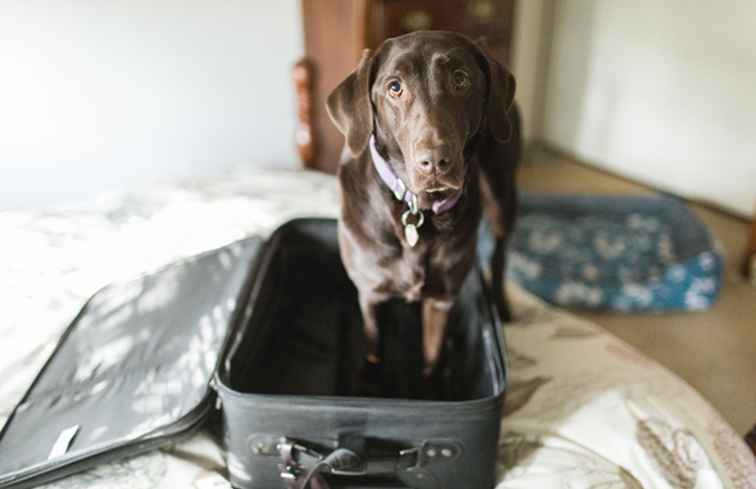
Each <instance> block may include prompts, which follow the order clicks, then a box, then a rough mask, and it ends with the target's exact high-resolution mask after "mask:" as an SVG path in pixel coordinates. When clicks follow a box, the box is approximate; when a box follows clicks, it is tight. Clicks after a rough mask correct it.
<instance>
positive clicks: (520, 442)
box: [0, 170, 756, 489]
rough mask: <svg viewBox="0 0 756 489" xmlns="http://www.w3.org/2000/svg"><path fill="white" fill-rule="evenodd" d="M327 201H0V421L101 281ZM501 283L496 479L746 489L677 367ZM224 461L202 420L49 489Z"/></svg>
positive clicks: (187, 473)
mask: <svg viewBox="0 0 756 489" xmlns="http://www.w3.org/2000/svg"><path fill="white" fill-rule="evenodd" d="M338 198H339V197H338V189H337V185H336V181H335V179H334V178H333V177H332V176H329V175H325V174H321V173H315V172H310V171H304V170H302V171H299V170H290V171H284V170H270V171H268V170H260V171H256V172H253V173H248V174H241V175H235V176H233V177H225V178H217V179H203V180H192V181H184V182H180V183H170V184H162V185H155V186H153V187H151V188H148V189H143V190H141V191H138V192H125V193H113V194H106V195H102V196H101V197H100V198H98V199H95V200H93V201H90V202H88V203H85V204H82V205H79V206H75V207H68V208H58V209H51V210H48V211H5V212H0V236H2V239H1V240H0V294H1V296H2V297H3V301H2V303H3V311H4V316H5V318H4V321H2V323H0V335H1V336H0V337H1V338H2V341H1V342H0V378H2V379H3V380H2V382H0V426H2V425H3V423H4V422H5V421H6V419H7V417H8V416H9V414H10V412H11V410H12V409H13V407H14V406H15V404H16V403H17V402H18V400H19V399H20V398H21V396H22V395H23V393H24V391H25V389H26V388H27V387H28V385H29V383H30V382H31V381H32V379H33V378H34V376H35V374H36V372H37V370H38V369H39V368H40V366H41V365H42V363H43V362H44V360H45V359H46V358H47V356H48V355H49V354H50V352H51V349H52V348H53V346H54V345H55V343H56V341H57V340H58V338H59V336H60V334H61V333H62V331H63V329H64V327H65V326H66V325H67V323H68V322H69V321H70V320H71V319H72V318H73V316H74V315H75V313H76V312H77V311H78V309H79V308H80V307H81V305H82V304H83V303H84V301H85V300H86V299H87V297H89V296H90V295H91V294H92V293H94V292H95V291H96V290H97V289H98V288H99V287H100V286H102V285H105V284H106V283H109V282H112V281H121V280H126V279H128V278H130V277H134V276H136V275H139V274H140V273H142V272H145V271H149V270H153V269H156V268H158V267H160V266H162V265H164V264H166V263H168V262H170V261H172V260H175V259H177V258H180V257H185V256H189V255H192V254H196V253H199V252H202V251H205V250H208V249H212V248H217V247H219V246H222V245H224V244H227V243H230V242H232V241H235V240H237V239H240V238H243V237H245V236H251V235H259V236H266V235H267V234H268V233H270V232H271V231H272V230H273V229H274V228H275V227H276V226H277V225H279V224H281V223H283V222H284V221H286V220H288V219H290V218H293V217H300V216H322V217H334V216H336V215H337V211H338ZM509 289H510V295H511V300H512V302H513V308H514V315H515V320H514V322H513V323H511V324H508V325H507V326H505V328H504V335H505V337H506V341H507V343H508V346H509V353H510V355H509V358H510V366H509V367H510V376H511V377H510V379H511V384H510V387H509V392H508V396H507V402H506V406H505V409H504V412H503V413H502V435H501V438H500V445H499V460H498V480H499V483H498V486H497V487H498V488H500V489H514V488H525V487H528V488H534V487H538V488H547V489H548V488H586V489H589V488H590V489H621V488H633V489H635V488H644V489H667V488H669V489H710V488H711V489H714V488H728V489H729V488H732V489H752V488H756V463H755V462H754V457H753V455H752V454H751V452H750V451H749V449H748V448H747V447H746V446H745V444H744V443H743V442H742V441H741V439H740V438H739V436H738V435H737V434H736V433H735V432H734V431H733V429H732V428H731V427H730V426H729V425H728V424H727V423H726V422H725V421H724V420H723V419H722V417H721V416H720V415H719V414H718V413H717V412H716V411H715V410H714V409H713V408H712V407H711V405H710V404H709V403H708V402H706V401H705V400H704V399H703V398H702V397H701V396H700V395H699V394H698V393H696V392H695V391H694V390H693V389H692V388H691V387H689V386H688V385H687V384H685V383H684V382H683V381H682V380H681V379H680V378H679V377H677V376H676V375H674V374H673V373H672V372H670V371H668V370H666V369H665V368H663V367H662V366H660V365H658V364H656V363H655V362H653V361H651V360H650V359H648V358H646V357H644V356H643V355H642V354H640V353H639V352H638V351H636V350H634V349H633V348H631V347H630V346H628V345H627V344H625V343H623V342H622V341H620V340H619V339H618V338H616V337H614V336H612V335H611V334H609V333H608V332H606V331H605V330H603V329H602V328H601V327H600V326H598V325H595V324H592V323H590V322H587V321H584V320H581V319H579V318H577V317H575V316H573V315H571V314H569V313H567V312H565V311H562V310H559V309H556V308H553V307H551V306H548V305H546V304H544V303H543V302H541V301H539V300H538V299H536V298H535V297H533V296H532V295H530V294H528V293H527V292H525V291H524V290H522V289H520V288H518V287H517V286H516V285H515V284H511V286H510V287H509ZM0 456H2V455H0ZM225 474H226V466H225V463H224V460H223V456H222V451H221V448H220V447H219V445H218V444H217V443H216V442H215V441H214V439H213V438H212V437H211V436H210V435H209V434H208V433H204V432H203V433H199V434H197V435H195V436H194V437H192V438H191V439H189V440H187V441H184V442H181V443H179V444H176V445H175V446H173V447H171V448H169V449H165V450H161V451H155V452H152V453H148V454H146V455H142V456H138V457H134V458H131V459H128V460H123V461H119V462H116V463H111V464H107V465H102V466H99V467H98V468H96V469H94V470H91V471H89V472H86V473H82V474H80V475H76V476H73V477H70V478H67V479H64V480H61V481H59V482H57V483H54V484H52V486H51V487H58V488H77V489H78V488H82V489H83V488H87V489H89V488H131V489H135V488H140V489H141V488H165V487H194V488H197V489H204V488H223V487H229V484H228V482H227V480H226V477H225ZM452 489H455V488H452Z"/></svg>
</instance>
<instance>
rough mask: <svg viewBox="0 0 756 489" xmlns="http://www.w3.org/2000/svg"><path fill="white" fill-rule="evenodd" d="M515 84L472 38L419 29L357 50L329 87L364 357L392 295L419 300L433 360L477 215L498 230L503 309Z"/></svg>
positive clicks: (496, 267)
mask: <svg viewBox="0 0 756 489" xmlns="http://www.w3.org/2000/svg"><path fill="white" fill-rule="evenodd" d="M514 91H515V81H514V78H513V77H512V75H511V74H510V73H509V71H507V70H506V69H505V68H504V67H503V66H502V65H501V64H499V63H498V62H497V61H496V60H494V59H493V58H491V57H490V56H489V55H488V54H487V53H486V51H485V48H484V47H483V46H482V45H480V44H478V43H475V42H473V41H472V40H470V39H469V38H467V37H465V36H463V35H461V34H457V33H453V32H441V31H424V32H414V33H411V34H407V35H404V36H401V37H396V38H393V39H388V40H386V41H385V42H384V43H383V44H381V45H380V46H379V47H378V48H377V49H376V50H375V52H370V51H369V50H366V51H365V52H364V53H363V55H362V59H361V60H360V63H359V66H358V67H357V69H356V70H355V71H354V72H353V73H352V74H350V75H349V76H348V77H347V78H346V79H345V80H344V81H343V82H342V83H341V84H340V85H339V86H338V87H337V88H336V89H335V90H334V91H333V92H332V93H331V94H330V96H329V97H328V101H327V107H328V113H329V114H330V116H331V119H332V120H333V122H334V124H335V125H336V126H337V127H338V129H339V130H340V131H341V132H342V133H343V134H344V136H345V143H346V144H345V153H344V154H345V157H344V158H343V161H342V164H341V166H340V169H339V181H340V184H341V190H342V205H341V219H340V221H339V227H338V230H339V232H338V234H339V246H340V252H341V256H342V260H343V262H344V266H345V268H346V270H347V272H348V274H349V276H350V278H351V280H352V281H353V282H354V284H355V286H356V287H357V290H358V293H359V302H360V309H361V312H362V316H363V322H364V330H365V335H366V338H367V345H368V359H369V360H371V361H373V362H376V361H379V358H378V353H379V352H378V334H379V329H378V324H377V319H376V307H377V306H378V305H379V304H380V303H382V302H384V301H386V300H388V299H390V298H392V297H402V298H404V299H405V300H407V301H408V302H416V301H422V324H423V355H424V360H425V373H426V375H427V374H430V373H431V372H432V371H433V369H434V367H435V365H436V364H437V362H438V359H439V356H440V354H441V350H442V344H443V339H444V331H445V326H446V323H447V320H448V316H449V311H450V309H451V307H452V304H453V303H454V300H455V297H456V295H457V293H458V292H459V290H460V288H461V286H462V283H463V282H464V280H465V277H466V275H467V274H468V272H469V271H470V268H471V267H472V266H473V263H474V261H475V254H476V241H477V230H478V225H479V223H480V219H481V216H482V215H485V216H486V218H487V219H488V221H489V224H490V226H491V229H492V231H493V234H494V238H495V241H496V246H495V250H494V253H493V258H492V261H491V270H492V289H493V293H494V294H495V295H494V297H495V298H496V300H497V306H498V309H499V313H500V315H501V316H502V317H503V318H504V319H505V320H507V319H508V318H509V316H510V312H509V307H508V304H507V301H506V298H505V296H504V282H503V277H502V273H503V271H504V268H505V250H506V242H507V237H508V235H509V233H510V231H511V230H512V226H513V223H514V218H515V206H516V195H515V192H516V190H515V169H516V166H517V163H518V160H519V158H520V148H521V142H520V134H519V116H518V113H517V110H516V108H515V107H513V104H512V101H513V97H514Z"/></svg>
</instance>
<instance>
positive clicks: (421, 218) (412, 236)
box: [402, 208, 425, 248]
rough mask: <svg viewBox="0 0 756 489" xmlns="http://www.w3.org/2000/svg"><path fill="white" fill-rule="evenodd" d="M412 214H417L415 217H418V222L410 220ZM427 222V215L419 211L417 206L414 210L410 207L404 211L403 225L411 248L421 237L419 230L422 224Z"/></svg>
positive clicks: (405, 236) (405, 237)
mask: <svg viewBox="0 0 756 489" xmlns="http://www.w3.org/2000/svg"><path fill="white" fill-rule="evenodd" d="M410 216H415V219H417V222H416V223H414V224H412V223H410V222H409V218H410ZM424 222H425V215H424V214H423V213H422V212H420V211H418V210H417V208H415V210H414V211H413V210H412V209H408V210H406V211H404V213H403V214H402V226H404V239H406V240H407V244H409V245H410V248H412V247H414V246H415V245H416V244H417V241H418V240H419V239H420V233H419V232H418V231H417V230H418V229H419V228H420V226H422V225H423V223H424Z"/></svg>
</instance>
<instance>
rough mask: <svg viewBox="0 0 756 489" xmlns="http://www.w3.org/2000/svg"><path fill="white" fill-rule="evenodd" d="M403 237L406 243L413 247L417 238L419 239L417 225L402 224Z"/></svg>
mask: <svg viewBox="0 0 756 489" xmlns="http://www.w3.org/2000/svg"><path fill="white" fill-rule="evenodd" d="M404 237H405V238H406V239H407V243H408V244H409V245H410V247H414V246H415V245H416V244H417V240H418V239H420V234H419V233H418V232H417V227H416V226H415V225H414V224H407V225H406V226H404Z"/></svg>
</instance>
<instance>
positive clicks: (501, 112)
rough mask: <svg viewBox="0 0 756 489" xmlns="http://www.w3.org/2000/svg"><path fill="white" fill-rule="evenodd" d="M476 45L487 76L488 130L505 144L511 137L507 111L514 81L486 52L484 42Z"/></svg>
mask: <svg viewBox="0 0 756 489" xmlns="http://www.w3.org/2000/svg"><path fill="white" fill-rule="evenodd" d="M476 45H477V47H478V50H479V51H480V55H481V59H482V60H483V64H484V65H485V66H484V72H485V73H486V74H487V75H488V93H487V94H486V108H485V110H486V119H487V120H488V129H489V130H490V131H491V134H492V135H493V137H494V138H496V139H497V140H499V141H501V142H504V143H505V142H507V141H509V139H510V138H511V137H512V121H511V120H510V119H509V109H510V108H511V107H512V102H513V101H514V94H515V87H516V84H515V79H514V76H512V73H510V72H509V70H507V69H506V68H504V67H503V66H502V65H501V64H500V63H499V62H498V61H496V60H495V59H493V57H491V56H490V55H489V54H488V53H487V52H486V46H485V40H483V39H480V40H478V42H477V43H476Z"/></svg>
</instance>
